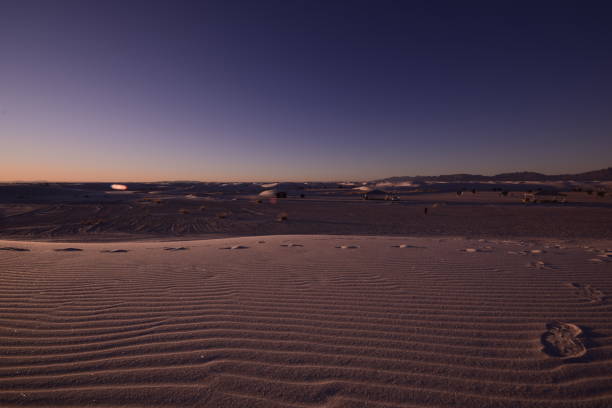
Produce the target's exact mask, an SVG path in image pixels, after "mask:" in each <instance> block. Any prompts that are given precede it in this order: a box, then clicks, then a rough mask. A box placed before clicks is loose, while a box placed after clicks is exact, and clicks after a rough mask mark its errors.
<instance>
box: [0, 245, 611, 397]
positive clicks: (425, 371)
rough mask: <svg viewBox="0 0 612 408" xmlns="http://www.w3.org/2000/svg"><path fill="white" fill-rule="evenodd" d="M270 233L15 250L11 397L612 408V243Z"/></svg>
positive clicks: (2, 330)
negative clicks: (532, 259) (610, 255)
mask: <svg viewBox="0 0 612 408" xmlns="http://www.w3.org/2000/svg"><path fill="white" fill-rule="evenodd" d="M261 242H262V241H261V238H259V237H245V238H239V239H221V240H210V241H189V242H176V243H173V244H172V245H173V246H172V247H168V246H167V245H168V244H167V243H151V242H146V243H136V242H131V243H117V244H116V245H115V247H116V248H118V249H124V250H126V251H128V252H127V253H123V254H121V255H120V256H111V255H109V254H108V253H103V252H101V251H105V250H106V251H108V250H109V246H108V244H92V243H79V245H78V248H80V249H82V251H77V252H75V253H73V254H66V253H62V252H57V251H56V250H58V249H65V245H62V244H56V243H34V242H30V243H27V245H24V243H21V244H20V246H27V247H28V248H29V249H31V251H29V252H15V251H3V252H1V253H0V271H1V273H0V406H3V407H4V406H32V407H50V406H54V407H55V406H64V407H77V406H78V407H82V406H104V407H111V406H112V407H116V406H138V407H143V406H159V407H162V406H163V407H179V406H181V407H182V406H194V407H195V406H197V407H202V406H211V407H213V406H214V407H307V406H308V407H312V406H325V407H567V408H569V407H602V408H603V407H610V406H612V337H611V336H612V307H611V306H610V305H609V304H607V303H606V302H605V301H604V300H605V299H604V294H605V293H612V264H610V263H601V264H594V263H590V262H588V259H589V258H590V257H592V256H593V252H596V253H605V250H606V249H607V248H610V245H609V243H605V242H597V241H595V242H591V243H589V248H590V249H589V250H585V249H584V248H583V246H582V245H578V244H577V243H572V242H567V243H563V249H558V248H554V247H553V246H552V245H548V243H546V242H541V241H538V242H535V241H531V242H527V241H505V242H502V241H487V242H486V243H483V242H478V241H474V240H466V239H459V238H448V239H445V240H439V239H433V238H386V237H357V236H346V237H342V236H338V237H331V236H291V237H289V236H269V237H266V240H265V243H261ZM288 242H299V243H300V244H299V246H300V248H299V249H298V250H287V249H286V247H283V246H281V245H288V244H287V243H288ZM349 243H350V246H351V247H352V249H351V251H350V256H345V255H346V254H347V253H346V252H344V251H338V249H336V248H338V247H342V246H346V247H348V246H349ZM484 244H486V245H487V246H490V247H491V250H490V251H487V252H475V253H471V254H469V256H468V255H466V254H465V253H462V252H461V250H463V249H465V248H475V247H481V246H482V245H484ZM16 245H17V244H15V243H14V242H10V241H4V242H0V247H13V246H16ZM183 245H184V247H189V250H188V251H170V252H169V251H168V250H167V248H173V249H174V248H183ZM413 246H414V247H418V248H419V249H418V250H406V251H398V249H397V248H398V247H399V248H412V247H413ZM234 247H244V249H245V250H244V251H219V250H218V248H234ZM543 247H548V248H551V249H550V250H549V251H547V252H546V253H540V254H538V256H540V257H541V258H542V259H543V260H544V261H546V262H550V263H552V264H555V265H556V268H555V269H554V270H550V269H529V268H525V267H524V262H525V259H526V258H525V257H522V256H516V255H509V254H508V252H509V251H513V252H515V253H518V252H519V251H524V252H526V253H530V252H529V251H531V249H541V248H543ZM552 248H554V250H553V249H552ZM373 255H375V256H373ZM529 256H530V255H527V257H529Z"/></svg>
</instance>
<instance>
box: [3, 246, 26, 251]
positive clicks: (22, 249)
mask: <svg viewBox="0 0 612 408" xmlns="http://www.w3.org/2000/svg"><path fill="white" fill-rule="evenodd" d="M0 251H15V252H28V251H29V249H28V248H15V247H4V248H0Z"/></svg>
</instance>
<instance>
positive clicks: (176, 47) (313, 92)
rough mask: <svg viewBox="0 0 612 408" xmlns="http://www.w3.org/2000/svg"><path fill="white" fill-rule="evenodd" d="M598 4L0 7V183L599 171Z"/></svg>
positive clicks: (606, 15)
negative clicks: (16, 181) (521, 171)
mask: <svg viewBox="0 0 612 408" xmlns="http://www.w3.org/2000/svg"><path fill="white" fill-rule="evenodd" d="M611 19H612V3H610V2H603V1H602V2H597V1H589V2H584V1H543V0H542V1H523V2H521V1H482V2H474V1H461V2H459V1H346V2H341V1H320V2H316V1H293V0H278V1H265V0H262V1H197V2H188V1H166V2H154V1H108V0H107V1H87V0H83V1H61V0H57V1H29V0H15V1H9V0H0V141H1V146H0V180H5V181H8V180H56V181H97V180H104V181H108V180H118V181H119V180H126V181H128V180H133V181H139V180H176V179H181V180H187V179H188V180H211V181H213V180H218V181H225V180H245V181H246V180H279V179H281V180H332V179H374V178H380V177H387V176H393V175H416V174H420V175H435V174H447V173H457V172H461V173H484V174H494V173H500V172H507V171H516V170H531V171H540V172H545V173H567V172H579V171H586V170H592V169H597V168H603V167H608V166H610V165H612V161H611V159H610V157H612V112H611V107H612V45H611V44H612V30H610V27H609V26H610V23H609V22H610V20H611Z"/></svg>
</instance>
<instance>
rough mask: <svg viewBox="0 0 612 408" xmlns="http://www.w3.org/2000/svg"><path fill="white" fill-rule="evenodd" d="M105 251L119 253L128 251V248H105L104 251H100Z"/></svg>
mask: <svg viewBox="0 0 612 408" xmlns="http://www.w3.org/2000/svg"><path fill="white" fill-rule="evenodd" d="M100 252H103V253H108V254H119V253H124V252H128V250H127V249H105V250H104V251H100Z"/></svg>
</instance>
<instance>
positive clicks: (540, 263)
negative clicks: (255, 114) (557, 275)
mask: <svg viewBox="0 0 612 408" xmlns="http://www.w3.org/2000/svg"><path fill="white" fill-rule="evenodd" d="M527 267H528V268H536V269H553V267H552V266H551V265H550V264H548V263H546V262H544V261H535V262H529V263H528V264H527Z"/></svg>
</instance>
